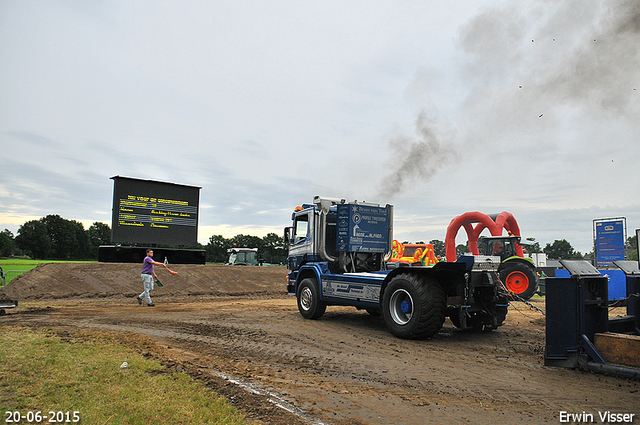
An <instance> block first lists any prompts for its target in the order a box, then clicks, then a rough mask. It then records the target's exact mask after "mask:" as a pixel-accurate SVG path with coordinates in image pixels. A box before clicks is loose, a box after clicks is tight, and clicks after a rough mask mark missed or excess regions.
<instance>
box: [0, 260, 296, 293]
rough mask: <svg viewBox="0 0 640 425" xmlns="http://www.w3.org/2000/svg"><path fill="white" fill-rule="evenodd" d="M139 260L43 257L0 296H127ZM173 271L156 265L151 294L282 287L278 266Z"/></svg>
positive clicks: (138, 283) (136, 279) (136, 289)
mask: <svg viewBox="0 0 640 425" xmlns="http://www.w3.org/2000/svg"><path fill="white" fill-rule="evenodd" d="M141 267H142V266H141V265H140V264H126V263H77V264H74V263H48V264H41V265H39V266H37V267H36V268H34V269H33V270H31V271H29V272H27V273H24V274H22V275H20V276H18V277H17V278H15V279H14V280H12V281H11V283H10V284H8V285H7V286H5V287H4V288H2V289H0V298H3V297H5V298H10V299H14V300H35V299H49V298H71V297H79V298H97V297H118V296H124V297H133V296H135V295H138V294H139V293H140V292H142V280H141V279H140V269H141ZM172 269H173V270H175V271H177V272H178V274H177V275H171V274H169V273H167V272H166V271H165V270H164V269H163V268H160V267H158V268H156V274H157V275H158V278H159V279H160V281H161V282H162V283H163V284H164V286H162V287H156V288H155V290H154V291H153V293H152V295H153V296H154V297H162V296H187V295H251V294H271V293H273V294H278V295H282V294H284V293H286V283H285V280H286V275H287V270H286V268H284V267H277V266H274V267H249V266H246V267H245V266H213V265H186V264H185V265H173V266H172Z"/></svg>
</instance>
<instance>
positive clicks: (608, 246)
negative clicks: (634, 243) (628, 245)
mask: <svg viewBox="0 0 640 425" xmlns="http://www.w3.org/2000/svg"><path fill="white" fill-rule="evenodd" d="M595 225H596V226H595V228H596V253H597V262H598V265H613V262H614V261H618V260H624V233H625V232H624V220H612V221H598V222H596V223H595Z"/></svg>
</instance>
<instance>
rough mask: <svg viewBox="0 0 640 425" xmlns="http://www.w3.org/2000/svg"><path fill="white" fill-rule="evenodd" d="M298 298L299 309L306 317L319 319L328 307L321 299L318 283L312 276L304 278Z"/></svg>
mask: <svg viewBox="0 0 640 425" xmlns="http://www.w3.org/2000/svg"><path fill="white" fill-rule="evenodd" d="M297 298H298V310H299V311H300V314H301V315H302V317H304V318H305V319H318V318H319V317H321V316H322V315H323V314H324V312H325V310H326V309H327V305H326V304H325V303H324V302H322V300H321V299H320V292H319V288H318V285H316V282H315V280H313V279H311V278H305V279H302V282H300V287H299V288H298V292H297Z"/></svg>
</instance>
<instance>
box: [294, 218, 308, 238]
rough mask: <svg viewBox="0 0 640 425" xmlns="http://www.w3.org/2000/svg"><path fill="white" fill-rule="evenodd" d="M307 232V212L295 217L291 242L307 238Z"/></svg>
mask: <svg viewBox="0 0 640 425" xmlns="http://www.w3.org/2000/svg"><path fill="white" fill-rule="evenodd" d="M308 232H309V216H308V215H307V214H305V215H301V216H299V217H296V234H295V236H294V238H293V243H296V242H299V241H301V240H303V239H306V238H307V235H308Z"/></svg>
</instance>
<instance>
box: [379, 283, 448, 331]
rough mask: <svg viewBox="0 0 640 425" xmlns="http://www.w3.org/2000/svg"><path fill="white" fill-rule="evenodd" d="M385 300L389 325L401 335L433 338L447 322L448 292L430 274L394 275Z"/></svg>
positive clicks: (390, 328)
mask: <svg viewBox="0 0 640 425" xmlns="http://www.w3.org/2000/svg"><path fill="white" fill-rule="evenodd" d="M382 303H383V305H382V316H383V317H384V321H385V323H386V325H387V327H388V328H389V330H390V331H391V333H393V334H394V335H396V336H398V337H400V338H407V339H424V338H429V337H431V336H433V335H435V334H437V333H438V332H439V331H440V328H442V324H443V323H444V319H445V309H446V298H445V295H444V291H443V290H442V288H441V287H440V285H438V283H437V282H436V281H434V280H432V279H429V278H426V277H424V278H423V277H421V276H418V275H416V274H412V273H403V274H399V275H397V276H395V277H393V278H392V279H391V282H389V286H387V288H386V290H385V292H384V296H383V299H382Z"/></svg>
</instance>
